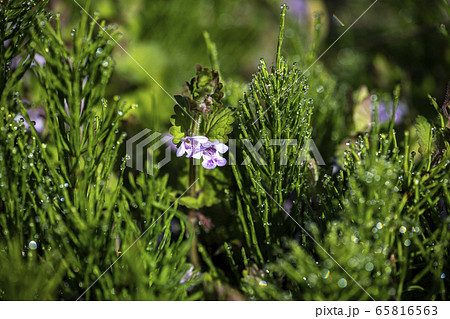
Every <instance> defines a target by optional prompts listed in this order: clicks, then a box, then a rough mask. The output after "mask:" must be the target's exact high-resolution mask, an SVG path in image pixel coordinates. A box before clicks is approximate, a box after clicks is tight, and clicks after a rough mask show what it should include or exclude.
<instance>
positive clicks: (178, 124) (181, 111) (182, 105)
mask: <svg viewBox="0 0 450 319" xmlns="http://www.w3.org/2000/svg"><path fill="white" fill-rule="evenodd" d="M175 99H176V101H177V102H178V104H177V105H175V106H174V107H173V110H174V112H175V114H174V115H172V117H171V118H170V123H172V127H171V128H170V129H169V133H170V134H171V135H172V136H173V140H172V142H173V143H174V144H178V143H180V139H182V138H184V137H186V132H187V131H188V130H189V128H190V127H191V122H192V117H191V116H189V114H190V112H189V108H190V107H189V100H188V99H187V98H185V97H183V96H181V95H175Z"/></svg>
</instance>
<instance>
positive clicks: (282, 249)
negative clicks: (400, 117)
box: [0, 0, 450, 300]
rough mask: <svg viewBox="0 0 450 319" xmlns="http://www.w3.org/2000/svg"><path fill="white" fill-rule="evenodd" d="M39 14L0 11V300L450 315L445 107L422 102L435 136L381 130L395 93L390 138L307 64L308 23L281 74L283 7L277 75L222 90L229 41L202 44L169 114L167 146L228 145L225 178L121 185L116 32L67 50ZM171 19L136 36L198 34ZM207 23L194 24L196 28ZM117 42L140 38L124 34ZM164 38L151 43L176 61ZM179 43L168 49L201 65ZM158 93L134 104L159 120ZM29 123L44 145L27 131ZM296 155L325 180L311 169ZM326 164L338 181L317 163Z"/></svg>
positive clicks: (59, 28)
mask: <svg viewBox="0 0 450 319" xmlns="http://www.w3.org/2000/svg"><path fill="white" fill-rule="evenodd" d="M46 3H47V2H46V1H35V2H32V1H14V2H13V1H6V0H5V1H1V3H0V9H1V10H0V20H1V22H2V23H1V24H0V36H1V39H0V43H2V45H0V80H1V81H0V91H1V93H2V95H1V100H0V103H1V104H0V299H2V300H21V299H25V300H77V299H83V300H205V299H219V300H230V299H231V300H236V299H238V300H241V299H248V300H370V299H371V298H374V299H376V300H420V299H425V300H447V299H448V295H449V291H448V275H449V273H448V269H449V230H450V226H449V224H450V217H449V215H448V210H449V207H450V192H449V181H450V173H449V172H450V171H449V167H448V165H449V164H450V145H449V138H450V133H449V132H450V129H449V124H448V123H449V120H448V118H447V112H448V109H447V104H448V98H447V99H446V101H445V102H444V105H443V106H442V107H440V106H439V105H438V103H437V101H436V99H434V98H431V97H430V102H431V105H432V106H433V108H434V111H433V108H430V109H431V110H432V111H433V112H435V113H434V115H435V117H434V118H425V117H418V118H417V119H416V125H415V128H414V126H411V127H410V128H408V127H404V126H398V125H396V123H395V108H396V107H397V104H398V101H399V98H400V91H399V89H395V91H394V94H393V97H392V100H393V101H394V103H393V105H394V112H393V114H392V117H391V120H390V121H389V122H388V123H386V124H380V123H378V121H377V118H378V117H377V116H376V114H375V116H373V114H372V111H371V105H370V102H376V101H375V100H376V99H372V100H369V98H368V96H369V91H368V90H364V89H361V90H360V91H355V92H349V94H348V96H349V97H350V96H352V95H353V99H352V98H349V100H351V101H350V102H349V103H351V105H350V106H354V105H356V107H354V109H351V108H350V109H349V108H348V107H347V106H346V100H347V98H346V96H345V94H344V93H343V92H344V91H345V90H347V89H348V87H347V86H346V85H347V84H348V83H347V84H344V85H341V84H340V83H339V81H338V79H337V78H336V77H335V76H334V75H332V74H331V73H330V72H329V70H327V69H326V68H325V64H321V63H320V61H319V62H317V63H316V61H315V60H316V58H317V57H318V55H317V54H318V52H319V50H318V48H319V47H320V42H319V40H320V38H321V35H320V34H319V32H318V30H319V29H321V28H323V22H321V20H320V19H319V17H318V19H316V22H315V28H314V29H315V30H316V31H317V32H315V34H314V35H313V38H314V39H315V40H313V41H312V44H311V48H307V47H305V48H302V49H298V51H296V53H298V54H299V55H300V56H301V59H294V60H299V61H298V62H297V63H296V64H294V65H293V66H291V65H290V64H289V63H288V60H287V59H286V58H284V57H283V56H282V51H283V41H284V42H286V41H289V38H291V39H292V32H290V33H287V29H286V28H289V27H288V23H289V19H287V20H285V18H286V13H287V11H286V9H287V8H286V7H283V8H282V12H281V22H280V29H279V36H278V46H277V51H276V57H275V60H274V65H272V66H267V65H266V62H265V60H264V59H261V60H260V64H259V66H258V70H257V72H256V73H255V74H254V75H253V77H252V80H251V82H250V83H249V84H248V85H246V84H243V83H242V82H239V81H236V80H232V79H228V78H227V79H226V81H223V84H222V83H221V82H220V81H219V74H220V75H222V74H223V73H225V75H228V74H229V73H230V72H231V71H230V70H231V69H232V68H233V67H231V63H230V60H225V61H224V60H221V59H219V57H220V56H219V54H218V51H219V52H220V53H221V54H223V55H224V56H225V55H230V52H233V50H234V49H235V47H232V46H231V45H230V47H226V48H223V47H222V46H220V45H219V44H218V45H216V43H215V42H213V41H212V39H214V40H215V41H217V39H219V41H220V39H223V38H226V34H227V33H226V32H224V31H223V30H210V32H209V33H208V32H205V33H203V36H204V40H205V42H206V51H205V50H204V47H202V50H203V51H204V52H203V54H204V55H205V57H206V56H208V55H209V59H210V63H211V66H212V69H209V68H202V67H197V74H196V76H195V77H194V78H193V79H192V80H191V81H190V82H187V83H186V91H185V92H184V93H182V95H176V96H175V100H176V103H177V105H176V106H175V107H174V112H175V114H174V115H173V116H172V118H171V119H170V122H171V124H172V127H171V129H170V133H171V134H172V135H173V136H174V139H173V142H174V143H176V144H177V143H179V142H180V140H181V139H182V138H184V137H186V136H188V135H192V134H195V135H206V136H207V137H208V138H209V139H210V140H216V139H217V140H221V141H222V142H227V141H228V147H229V149H230V151H229V154H230V155H229V157H228V158H227V160H228V163H229V164H230V166H231V167H228V168H227V167H223V168H221V169H214V170H204V169H202V168H201V167H198V168H197V167H195V165H194V163H193V162H191V163H190V166H189V169H190V170H189V174H188V170H187V168H182V167H181V166H180V163H181V161H176V160H173V161H172V162H171V163H170V164H169V165H168V168H166V167H164V168H163V169H162V170H161V171H158V172H156V173H155V174H154V175H152V176H148V175H145V174H144V173H139V172H136V171H134V170H130V171H129V172H128V173H127V174H125V160H126V158H125V154H124V149H123V145H122V144H123V141H124V140H125V138H126V133H125V129H127V128H129V127H130V126H132V125H134V124H135V122H134V120H135V119H134V118H133V117H131V116H130V115H129V114H130V113H131V114H135V112H136V111H135V110H134V109H135V105H132V104H129V103H127V102H125V101H123V99H121V98H120V97H119V96H116V95H115V93H114V94H112V96H111V97H110V94H109V93H108V92H110V91H112V92H115V91H116V90H117V91H120V90H118V88H117V83H115V80H114V76H113V74H114V73H113V69H114V66H115V64H116V62H115V60H114V59H113V58H112V54H113V49H114V41H113V39H115V40H118V39H119V38H120V34H119V32H118V31H117V27H116V26H108V25H106V23H105V22H104V21H101V20H100V19H99V17H98V15H93V17H94V21H90V20H89V18H88V16H86V15H82V18H81V20H80V22H79V23H78V25H77V27H76V28H74V29H73V30H71V29H72V28H71V27H69V28H66V27H65V24H64V23H63V22H62V21H63V19H62V17H61V16H60V15H52V14H50V13H48V12H46V11H45V10H44V7H45V5H46ZM104 3H105V2H104V1H99V2H98V3H96V5H97V6H104ZM136 3H137V4H135V6H136V7H139V6H140V5H142V3H141V2H139V1H138V2H136ZM407 3H410V1H407ZM120 6H121V4H120V5H119V4H118V2H117V3H116V2H115V5H114V6H112V7H114V8H116V7H120ZM151 6H154V4H153V2H152V4H151ZM183 6H184V7H182V8H186V6H189V5H187V4H185V2H183ZM192 6H196V8H198V7H199V6H200V5H198V4H197V5H192ZM218 6H220V4H218ZM245 6H246V5H244V4H239V9H243V8H244V9H245ZM136 7H133V8H134V9H133V10H136ZM175 7H176V6H169V7H167V6H166V9H164V10H166V12H163V11H158V10H153V11H151V10H150V11H151V12H152V13H151V14H150V13H149V12H150V11H145V12H144V13H142V14H140V15H139V16H138V17H137V19H136V21H141V19H144V18H148V15H150V17H152V18H154V17H155V16H158V15H161V16H165V14H166V13H167V16H168V17H167V20H164V21H163V23H167V24H168V25H173V28H174V29H173V30H172V33H173V32H175V33H176V30H177V29H179V30H183V31H184V30H185V29H190V30H192V29H193V28H194V26H193V25H194V23H192V24H189V25H187V26H184V25H181V24H176V23H174V21H178V20H176V19H175V18H178V16H177V14H176V13H174V12H175V11H174V10H178V9H174V8H175ZM86 8H87V10H88V11H89V3H88V5H87V7H86ZM152 8H153V7H152ZM444 9H448V6H444ZM130 11H132V10H130ZM188 11H189V10H188ZM107 13H108V14H109V15H110V16H113V15H114V10H113V11H108V12H107ZM125 14H126V15H129V14H130V13H129V12H125ZM190 14H191V13H190V12H188V13H187V15H190ZM215 14H216V13H215ZM205 16H207V15H204V14H202V19H199V20H201V21H202V23H205V25H206V26H207V25H209V22H208V21H207V20H208V19H207V18H205ZM212 16H215V15H212ZM193 20H195V19H193ZM14 21H20V22H21V23H18V24H16V25H14ZM152 21H153V20H152ZM322 21H323V20H322ZM97 22H98V23H99V25H100V26H101V27H100V28H99V27H98V25H97V24H96V23H97ZM130 28H132V29H133V30H135V31H136V32H137V33H139V32H140V33H142V34H147V33H146V32H144V31H145V30H144V29H143V28H142V26H141V25H140V24H139V23H138V22H136V24H134V27H133V24H132V23H130ZM204 29H207V28H206V27H205V28H204ZM174 30H175V31H174ZM105 31H106V32H108V33H109V34H110V35H111V36H112V38H113V39H111V38H110V37H109V35H108V34H106V32H105ZM285 31H286V34H285ZM291 31H292V30H291ZM172 33H170V34H168V33H167V32H160V33H158V34H157V35H155V34H154V33H153V34H152V36H155V37H156V38H158V37H162V36H164V37H169V38H170V39H171V40H170V39H169V40H170V41H173V36H172V38H171V34H172ZM443 33H444V32H443ZM178 34H180V33H178ZM199 34H200V35H201V32H200V33H198V34H197V37H198V35H199ZM210 34H211V36H210ZM274 34H275V33H274ZM191 35H192V34H191ZM288 35H290V36H288ZM444 35H445V33H444ZM245 36H246V34H245V33H242V34H238V35H236V36H235V37H236V39H241V37H243V38H245ZM266 37H268V38H270V34H267V35H266ZM141 38H142V37H141ZM178 38H179V36H177V40H178ZM187 38H188V40H186V39H180V41H183V42H184V41H191V42H192V43H191V44H192V46H194V45H195V46H198V43H196V42H195V41H194V40H193V38H192V37H189V36H187ZM200 38H201V37H200ZM218 43H220V42H218ZM244 45H246V46H248V45H249V44H245V43H244ZM144 47H145V48H144ZM157 47H158V45H157V44H155V43H152V44H149V45H148V46H147V45H145V46H142V51H140V52H141V53H142V52H149V51H151V52H153V51H152V50H154V51H155V52H156V51H158V49H157ZM186 50H187V52H190V53H192V52H191V51H192V48H189V47H187V48H186ZM189 50H191V51H189ZM286 51H288V50H286ZM222 52H224V53H222ZM236 54H237V53H236ZM145 55H146V54H145V53H144V56H145ZM186 55H187V54H186ZM283 55H284V56H287V57H289V58H290V56H291V55H292V54H290V52H283ZM40 57H42V59H40ZM18 58H20V61H19V63H17V61H18ZM341 58H342V59H341V60H345V56H344V57H341ZM183 59H186V57H184V58H183ZM183 59H181V60H183ZM150 60H151V61H150V62H152V63H153V59H150ZM175 60H176V58H174V60H173V61H175ZM43 61H44V62H43ZM164 61H165V62H164ZM167 61H169V62H171V63H170V64H171V66H170V68H169V69H170V70H172V71H171V72H167V77H171V81H174V82H175V81H177V82H178V79H179V78H180V77H181V76H182V75H180V73H182V72H181V71H180V72H175V71H174V70H177V68H178V66H177V63H172V62H173V61H172V60H163V62H164V63H168V62H167ZM378 61H381V62H379V63H378V66H379V65H381V64H382V65H385V63H387V62H386V61H384V62H383V59H382V58H380V59H379V60H378ZM13 62H14V63H13ZM120 63H121V62H119V64H120ZM313 63H315V64H314V66H312V64H313ZM219 66H221V67H222V68H224V67H225V69H222V70H220V71H219ZM250 69H251V68H250ZM124 70H125V71H124ZM126 70H129V69H126V68H123V65H122V66H120V67H119V70H118V73H120V72H126ZM158 70H159V71H160V70H161V69H158ZM158 70H155V72H156V71H158ZM159 71H158V72H159ZM352 72H353V71H352ZM134 73H137V72H134ZM134 73H133V74H131V75H130V78H132V79H131V80H130V81H131V82H133V81H135V80H136V79H135V78H134V77H136V75H135V74H134ZM393 73H395V72H393ZM152 74H153V73H152ZM174 74H175V75H176V76H174ZM352 74H353V73H352ZM390 75H392V74H390ZM392 76H393V77H394V78H395V77H396V76H397V75H396V74H393V75H392ZM172 78H173V79H172ZM355 78H357V77H355ZM111 79H112V81H111ZM389 81H391V80H389ZM110 82H111V85H109V86H108V83H110ZM137 82H139V81H137ZM362 84H365V83H362ZM133 85H134V82H133ZM358 87H360V85H359V86H358ZM149 88H150V91H149V93H148V92H147V91H148V89H149ZM153 88H154V86H150V87H149V86H144V87H143V88H142V87H139V86H138V88H134V87H133V89H130V90H131V91H133V90H134V89H135V90H136V91H139V92H141V91H140V90H144V91H145V94H150V95H151V96H152V97H154V98H155V101H156V102H154V103H160V102H161V99H160V98H158V94H159V93H155V90H153ZM244 92H245V93H244ZM351 93H353V94H351ZM140 94H144V93H142V92H141V93H140ZM131 96H133V97H135V98H136V97H137V96H139V95H133V94H131ZM141 97H142V96H141ZM141 97H137V99H140V98H141ZM127 98H128V97H127ZM388 99H389V100H391V96H390V94H389V98H388ZM144 100H145V99H144ZM132 101H134V100H133V99H132ZM152 103H153V102H152ZM374 104H376V103H374ZM161 105H164V103H161ZM41 108H42V109H43V110H44V111H45V123H46V124H45V129H44V130H43V131H41V130H40V129H39V128H38V126H39V125H38V123H36V119H34V118H33V116H32V111H33V110H36V109H41ZM313 108H314V109H313ZM161 109H163V108H161ZM152 110H153V109H152ZM170 110H171V109H170V108H167V107H165V106H164V111H163V112H157V113H158V114H159V113H161V114H165V113H164V112H166V113H168V112H170ZM313 111H314V112H313ZM129 112H130V113H129ZM376 112H377V110H375V113H376ZM150 113H152V112H150ZM436 114H437V115H438V116H436ZM152 116H156V115H154V114H152ZM372 118H375V122H372V120H371V119H372ZM235 120H236V123H235ZM164 121H165V120H164ZM310 139H313V140H314V142H315V143H316V145H317V146H318V148H319V150H320V152H321V153H322V154H323V155H325V156H324V158H325V160H326V161H327V163H326V165H325V166H320V165H318V164H319V163H318V162H317V161H316V159H315V158H313V157H311V154H307V153H308V147H307V145H308V142H309V140H310ZM347 140H349V142H348V143H347V144H346V143H345V142H346V141H347ZM294 141H295V142H294ZM344 145H345V146H344ZM416 150H418V153H417V154H416V153H415V151H416ZM157 153H158V152H155V154H154V156H155V157H156V156H158V154H157ZM333 157H335V158H342V161H341V162H340V163H341V164H342V166H343V167H342V168H339V167H337V166H336V165H331V164H330V163H329V162H328V161H329V159H330V158H333ZM184 162H185V161H184ZM182 164H183V163H182ZM164 169H167V171H169V172H171V174H165V173H164V171H163V170H164ZM172 172H175V173H172ZM192 172H193V173H192ZM193 177H195V178H193ZM197 177H198V182H197V183H196V185H195V187H191V188H190V189H189V191H190V192H189V196H187V195H186V194H185V193H186V187H185V186H186V185H191V184H192V181H193V180H194V179H195V180H196V181H197V179H196V178H197ZM188 211H189V217H188V216H187V215H188V214H187V212H188ZM194 220H198V221H199V222H198V223H195V222H194ZM197 250H198V255H199V258H198V261H196V260H194V257H195V254H193V251H194V252H196V251H197ZM194 265H195V267H193V266H194Z"/></svg>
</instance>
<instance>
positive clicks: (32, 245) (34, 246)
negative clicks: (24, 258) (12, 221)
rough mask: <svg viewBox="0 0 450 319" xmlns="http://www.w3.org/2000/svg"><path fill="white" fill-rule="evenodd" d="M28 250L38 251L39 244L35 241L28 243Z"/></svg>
mask: <svg viewBox="0 0 450 319" xmlns="http://www.w3.org/2000/svg"><path fill="white" fill-rule="evenodd" d="M28 248H29V249H31V250H36V249H37V243H36V242H35V241H34V240H32V241H30V242H29V243H28Z"/></svg>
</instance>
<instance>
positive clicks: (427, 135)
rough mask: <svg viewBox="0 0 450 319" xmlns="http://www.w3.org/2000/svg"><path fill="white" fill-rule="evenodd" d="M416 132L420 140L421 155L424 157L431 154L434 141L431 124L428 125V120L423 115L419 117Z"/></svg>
mask: <svg viewBox="0 0 450 319" xmlns="http://www.w3.org/2000/svg"><path fill="white" fill-rule="evenodd" d="M416 130H417V136H418V139H419V153H420V154H422V155H424V154H427V153H429V152H431V145H432V140H433V137H432V134H431V124H430V123H428V121H427V119H426V118H424V117H423V116H421V115H419V116H418V117H417V123H416Z"/></svg>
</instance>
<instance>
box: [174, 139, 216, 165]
mask: <svg viewBox="0 0 450 319" xmlns="http://www.w3.org/2000/svg"><path fill="white" fill-rule="evenodd" d="M206 142H208V138H207V137H206V136H188V137H186V138H183V139H181V146H180V148H179V149H178V151H177V157H180V156H183V154H184V153H186V157H187V158H191V157H193V158H196V159H200V158H201V157H202V144H204V143H206Z"/></svg>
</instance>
